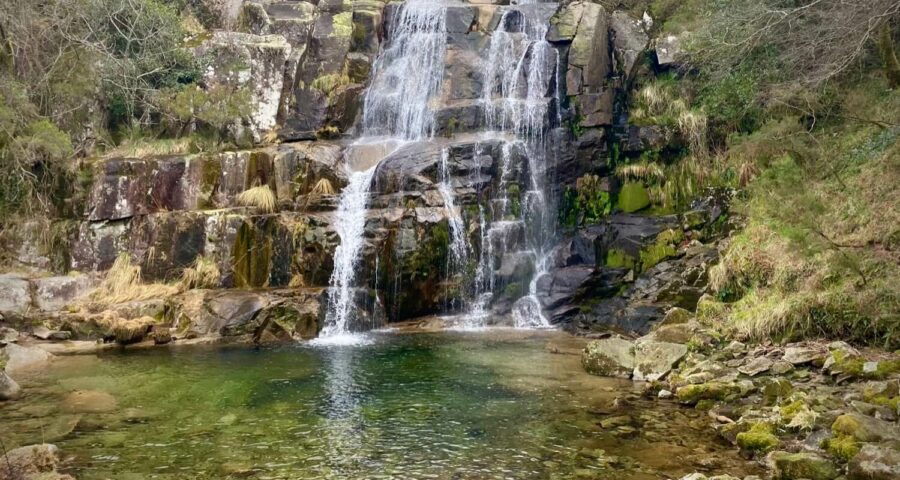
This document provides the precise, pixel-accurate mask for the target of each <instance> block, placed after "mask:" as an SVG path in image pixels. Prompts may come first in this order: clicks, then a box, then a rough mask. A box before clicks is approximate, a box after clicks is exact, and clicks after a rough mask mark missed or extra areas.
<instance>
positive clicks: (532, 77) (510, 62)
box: [469, 1, 560, 328]
mask: <svg viewBox="0 0 900 480" xmlns="http://www.w3.org/2000/svg"><path fill="white" fill-rule="evenodd" d="M526 4H527V5H526ZM544 6H546V4H545V5H544ZM544 6H541V5H540V4H539V2H533V1H528V2H519V6H515V7H510V9H509V10H507V11H505V12H504V13H503V15H502V17H501V19H500V22H499V24H498V26H497V30H496V31H494V32H493V35H492V36H491V44H490V50H489V52H488V58H487V59H486V62H485V77H484V78H485V82H484V88H483V93H482V103H483V105H484V111H485V121H486V123H487V125H488V126H489V128H491V129H493V130H496V131H498V132H503V133H506V134H512V135H513V136H514V137H515V138H514V139H513V140H509V139H506V140H504V141H505V143H504V144H503V147H502V158H501V165H500V170H501V171H500V181H499V188H498V191H497V192H496V194H495V196H494V198H493V199H492V205H494V206H495V208H494V212H493V213H494V215H493V219H492V220H493V221H492V222H490V224H487V222H485V221H484V220H482V255H481V257H480V259H479V260H480V264H479V266H478V269H477V272H478V274H479V275H481V274H482V272H485V273H483V275H486V276H490V281H488V282H486V281H481V282H478V281H477V280H478V279H477V278H476V286H475V287H476V295H477V296H476V298H479V299H485V298H490V295H486V293H485V292H484V291H482V290H481V289H485V288H490V290H491V291H493V289H494V282H493V275H494V265H493V258H494V256H493V254H494V252H490V254H488V255H485V254H484V253H485V250H486V249H488V248H490V249H493V248H494V247H493V245H494V244H495V243H498V246H499V247H500V250H501V251H500V252H496V254H497V255H498V256H500V257H502V256H504V255H520V256H528V257H530V258H531V259H532V261H533V265H534V274H533V276H532V277H531V279H530V281H529V282H528V285H529V288H528V292H527V294H526V295H525V296H524V297H522V298H520V299H519V300H517V301H516V303H515V304H514V305H513V308H512V317H513V320H514V322H515V325H516V327H526V328H527V327H542V326H548V325H549V322H548V321H547V319H546V317H545V316H544V315H543V312H542V311H541V305H540V302H539V301H538V298H537V283H538V280H539V279H540V277H541V276H543V275H544V274H546V273H547V268H548V264H549V261H548V258H549V244H550V241H551V240H552V238H553V221H552V218H551V217H552V216H551V215H550V213H549V210H550V205H548V203H547V200H546V198H547V195H545V193H544V191H545V189H546V186H545V184H544V177H545V174H546V172H547V165H546V158H547V146H546V145H545V142H544V131H545V129H546V128H547V126H548V115H549V113H550V109H551V106H552V103H551V101H552V100H553V99H554V98H557V99H558V91H559V87H558V85H556V87H555V91H554V92H551V91H550V90H551V83H553V82H552V80H553V78H554V76H555V75H557V74H558V68H559V62H560V60H559V54H558V52H557V51H556V50H555V49H554V48H553V47H552V46H551V45H550V44H549V43H548V42H547V41H546V40H545V36H546V33H547V25H548V21H549V17H550V15H551V14H552V12H553V10H552V8H543V7H544ZM557 112H558V109H557ZM514 148H515V149H519V150H521V152H519V153H520V157H524V158H527V162H528V173H529V178H528V187H527V188H528V189H527V190H526V191H524V192H520V195H521V199H522V200H520V204H519V208H518V210H519V211H518V212H511V211H510V208H509V205H510V198H509V188H508V184H507V178H506V177H507V176H509V175H511V172H510V168H511V167H510V162H511V153H512V150H513V149H514ZM511 214H513V216H516V217H517V218H516V220H514V221H512V222H519V224H520V225H521V226H522V227H523V228H525V229H526V235H525V237H526V238H525V240H526V241H525V245H517V247H518V248H520V249H522V250H520V251H518V252H506V249H507V247H508V245H507V244H506V243H505V239H506V238H507V235H506V233H505V230H504V229H507V228H510V227H511V226H513V225H515V223H512V222H511V221H510V220H509V219H508V217H509V216H510V215H511ZM485 229H487V230H486V231H485ZM495 235H499V236H500V238H501V239H503V241H502V242H495V241H494V236H495ZM485 304H486V302H476V304H475V306H474V308H473V309H472V311H471V312H470V315H469V316H470V318H473V319H474V318H484V317H485V315H484V308H485Z"/></svg>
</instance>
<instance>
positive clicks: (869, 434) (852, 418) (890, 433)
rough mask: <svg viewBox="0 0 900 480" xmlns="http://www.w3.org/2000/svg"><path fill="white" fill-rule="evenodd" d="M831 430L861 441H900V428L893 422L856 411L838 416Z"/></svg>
mask: <svg viewBox="0 0 900 480" xmlns="http://www.w3.org/2000/svg"><path fill="white" fill-rule="evenodd" d="M831 431H832V433H834V434H835V436H838V435H846V436H850V437H853V438H855V439H856V440H859V441H860V442H880V441H882V440H892V441H900V430H898V429H897V426H896V425H894V424H893V423H891V422H887V421H884V420H879V419H877V418H874V417H870V416H868V415H863V414H861V413H856V412H851V413H845V414H843V415H841V416H840V417H838V418H837V419H836V420H835V421H834V423H833V424H832V425H831Z"/></svg>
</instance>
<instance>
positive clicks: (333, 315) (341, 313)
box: [321, 166, 375, 337]
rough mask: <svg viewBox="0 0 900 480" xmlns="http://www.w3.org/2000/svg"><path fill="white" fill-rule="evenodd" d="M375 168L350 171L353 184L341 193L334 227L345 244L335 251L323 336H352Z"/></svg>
mask: <svg viewBox="0 0 900 480" xmlns="http://www.w3.org/2000/svg"><path fill="white" fill-rule="evenodd" d="M374 175H375V166H372V167H370V168H369V169H368V170H364V171H361V172H348V176H349V179H350V181H349V183H348V184H347V186H346V187H345V188H344V191H343V192H341V199H340V202H339V203H338V209H337V214H336V215H335V222H334V228H335V230H336V231H337V234H338V237H340V239H341V243H340V244H339V245H338V247H337V249H336V250H335V251H334V270H333V271H332V272H331V280H330V281H329V283H330V285H331V287H330V288H329V289H328V311H327V314H326V322H325V328H323V329H322V334H321V336H322V337H341V336H345V335H347V334H348V333H350V328H349V322H350V315H351V313H352V309H353V306H354V304H355V302H354V299H353V281H354V280H355V279H356V267H357V264H358V263H359V255H360V253H362V249H363V244H364V242H365V238H364V233H365V227H366V202H367V201H368V199H369V186H370V185H371V183H372V177H373V176H374Z"/></svg>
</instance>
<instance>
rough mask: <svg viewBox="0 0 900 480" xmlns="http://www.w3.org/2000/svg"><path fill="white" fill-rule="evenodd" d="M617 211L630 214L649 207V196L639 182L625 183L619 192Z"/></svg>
mask: <svg viewBox="0 0 900 480" xmlns="http://www.w3.org/2000/svg"><path fill="white" fill-rule="evenodd" d="M618 205H619V209H620V210H622V211H623V212H625V213H632V212H636V211H638V210H642V209H644V208H647V207H648V206H650V195H648V194H647V189H646V188H644V185H643V184H641V183H640V182H627V183H626V184H625V185H623V186H622V190H620V191H619V202H618Z"/></svg>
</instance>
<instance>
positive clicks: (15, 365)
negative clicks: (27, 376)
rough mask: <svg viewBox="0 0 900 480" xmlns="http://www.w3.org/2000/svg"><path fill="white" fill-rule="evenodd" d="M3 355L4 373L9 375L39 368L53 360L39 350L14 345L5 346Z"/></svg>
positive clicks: (49, 355)
mask: <svg viewBox="0 0 900 480" xmlns="http://www.w3.org/2000/svg"><path fill="white" fill-rule="evenodd" d="M3 354H4V355H5V356H6V371H7V372H10V373H14V372H17V371H20V370H27V369H32V368H37V367H40V366H42V365H43V364H45V363H46V362H48V361H50V360H51V359H52V358H53V355H51V354H49V353H47V352H45V351H44V350H41V349H40V348H35V347H27V346H22V345H18V344H15V343H10V344H8V345H6V346H5V347H4V348H3Z"/></svg>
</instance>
